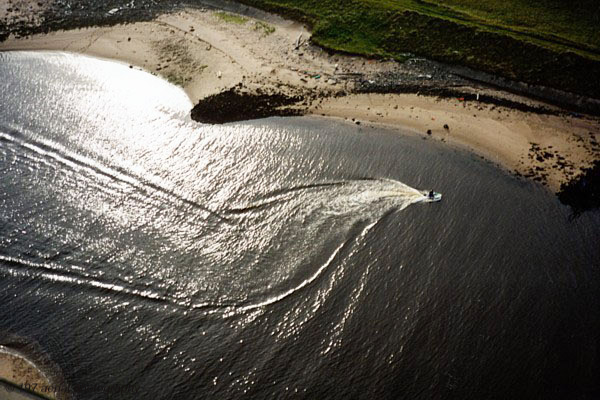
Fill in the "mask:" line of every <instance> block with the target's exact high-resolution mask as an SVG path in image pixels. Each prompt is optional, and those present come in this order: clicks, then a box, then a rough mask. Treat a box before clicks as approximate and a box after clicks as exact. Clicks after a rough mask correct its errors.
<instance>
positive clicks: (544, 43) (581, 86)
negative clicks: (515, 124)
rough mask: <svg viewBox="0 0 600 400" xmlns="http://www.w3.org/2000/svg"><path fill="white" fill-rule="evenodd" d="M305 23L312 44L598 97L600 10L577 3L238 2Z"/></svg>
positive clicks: (544, 0) (522, 0)
mask: <svg viewBox="0 0 600 400" xmlns="http://www.w3.org/2000/svg"><path fill="white" fill-rule="evenodd" d="M240 1H241V2H243V3H246V4H250V5H253V6H256V7H258V8H262V9H266V10H269V11H274V12H277V13H280V14H284V15H286V16H288V17H291V18H294V19H298V20H301V21H304V22H307V23H309V24H310V25H311V26H312V27H313V40H314V42H315V43H317V44H319V45H321V46H324V47H326V48H330V49H333V50H340V51H345V52H350V53H355V54H361V55H366V56H380V57H393V58H396V59H404V58H405V57H406V53H411V54H415V55H419V56H424V57H427V58H430V59H434V60H438V61H442V62H446V63H452V64H459V65H464V66H467V67H471V68H474V69H477V70H482V71H485V72H489V73H493V74H496V75H500V76H504V77H506V78H510V79H516V80H521V81H525V82H528V83H532V84H538V85H544V86H550V87H554V88H557V89H562V90H567V91H571V92H574V93H579V94H584V95H588V96H591V97H596V98H600V79H598V78H597V77H598V76H600V29H598V26H600V3H598V2H596V1H594V0H582V1H580V2H578V3H577V4H567V3H566V2H564V1H561V0H540V1H538V2H529V1H527V0H507V1H504V2H500V1H497V0H240Z"/></svg>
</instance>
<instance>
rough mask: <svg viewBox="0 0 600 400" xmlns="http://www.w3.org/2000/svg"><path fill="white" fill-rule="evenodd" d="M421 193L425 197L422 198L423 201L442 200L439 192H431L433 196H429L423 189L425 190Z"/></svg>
mask: <svg viewBox="0 0 600 400" xmlns="http://www.w3.org/2000/svg"><path fill="white" fill-rule="evenodd" d="M422 193H423V195H424V196H425V199H423V201H424V202H425V203H434V202H436V201H440V200H442V194H441V193H438V192H433V196H429V192H428V191H425V192H422Z"/></svg>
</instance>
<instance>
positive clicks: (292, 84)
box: [0, 9, 600, 191]
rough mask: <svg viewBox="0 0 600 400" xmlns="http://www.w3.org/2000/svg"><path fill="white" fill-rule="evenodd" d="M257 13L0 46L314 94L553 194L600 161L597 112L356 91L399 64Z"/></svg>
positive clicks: (183, 80)
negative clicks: (344, 51)
mask: <svg viewBox="0 0 600 400" xmlns="http://www.w3.org/2000/svg"><path fill="white" fill-rule="evenodd" d="M252 15H253V18H251V17H248V16H241V15H234V14H228V13H224V12H221V11H216V10H209V9H186V10H184V11H178V12H175V13H171V14H163V15H161V16H159V17H157V18H156V19H155V20H153V21H149V22H137V23H130V24H126V25H117V26H113V27H92V28H85V29H73V30H67V31H58V32H51V33H48V34H36V35H33V36H29V37H22V38H15V37H9V38H8V39H7V40H6V41H4V42H2V43H0V51H7V50H56V51H67V52H75V53H81V54H87V55H91V56H97V57H103V58H109V59H114V60H119V61H122V62H125V63H128V64H129V65H130V67H131V68H140V69H143V70H146V71H148V72H151V73H153V74H156V75H159V76H162V77H163V78H165V79H167V80H169V81H171V82H173V83H174V84H177V85H180V86H182V87H183V88H184V90H185V91H186V93H187V94H188V96H189V97H190V99H191V100H192V102H193V103H194V104H196V103H198V102H199V101H200V100H202V99H204V98H206V97H207V96H210V95H214V94H217V93H220V92H222V91H223V90H225V89H229V88H233V87H236V86H237V87H243V88H244V89H245V90H248V91H256V90H258V91H262V92H270V93H285V94H288V95H303V96H307V97H310V98H311V101H310V102H307V105H306V110H305V111H306V113H308V114H313V115H321V116H327V117H336V118H340V119H341V120H344V121H346V122H348V123H360V124H363V125H365V124H366V125H369V124H384V125H386V126H391V127H394V128H402V130H403V131H406V130H407V129H408V130H410V131H411V132H413V133H414V134H417V135H422V136H423V137H424V138H427V139H430V140H438V141H443V142H445V143H447V144H448V145H450V146H457V147H460V148H465V149H468V150H470V151H473V152H474V153H476V154H478V155H479V156H481V157H484V158H485V159H487V160H489V161H491V162H494V163H497V164H498V165H500V166H502V167H503V168H505V169H506V170H508V171H510V172H511V173H514V174H516V175H519V176H524V177H527V178H531V179H534V180H536V181H538V182H540V183H542V184H544V185H546V186H547V187H548V188H549V189H550V190H552V191H557V190H558V189H559V187H560V185H561V183H564V182H567V181H569V180H570V179H573V178H574V177H576V176H577V175H578V174H580V173H581V169H582V168H585V167H588V166H590V165H591V163H592V162H593V161H594V160H597V159H599V158H600V144H599V143H598V142H599V141H600V123H599V119H598V118H596V117H592V116H586V115H581V114H573V113H567V112H562V111H561V110H559V109H557V108H555V107H552V106H550V105H547V104H543V103H541V102H537V101H534V100H531V99H527V98H523V97H520V96H516V95H512V94H508V93H499V92H497V91H496V90H495V89H492V88H486V87H476V88H474V87H464V88H461V87H454V88H453V90H454V91H455V92H461V90H464V92H465V93H470V94H473V93H477V94H478V95H479V94H481V95H482V96H483V95H486V94H487V95H494V96H498V97H502V98H509V99H511V101H513V102H517V103H519V104H527V105H530V106H532V107H539V108H540V109H544V110H549V111H548V112H541V113H540V112H529V111H520V110H518V109H515V108H513V107H505V106H500V105H497V104H489V103H484V102H479V101H477V100H468V101H465V100H464V99H463V98H461V97H458V96H457V97H456V98H444V99H442V98H438V97H434V96H424V95H419V94H376V93H358V92H357V91H356V90H355V80H354V79H353V76H354V74H357V73H362V74H365V73H367V74H374V73H377V72H386V71H392V70H394V69H396V68H400V66H399V64H398V63H396V62H393V61H379V60H367V59H363V58H360V57H353V56H347V55H339V54H328V53H327V52H325V51H323V50H321V49H319V48H317V47H315V46H313V45H311V44H310V41H309V37H310V32H309V31H308V30H307V28H306V27H304V26H302V25H301V24H299V23H297V22H293V21H289V20H285V19H282V18H280V17H277V16H273V15H269V14H266V13H261V12H258V13H256V12H253V13H252ZM423 79H427V77H423Z"/></svg>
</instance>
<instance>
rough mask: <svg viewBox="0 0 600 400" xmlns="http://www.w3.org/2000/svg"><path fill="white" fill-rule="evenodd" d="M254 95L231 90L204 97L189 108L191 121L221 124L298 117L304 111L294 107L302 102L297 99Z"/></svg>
mask: <svg viewBox="0 0 600 400" xmlns="http://www.w3.org/2000/svg"><path fill="white" fill-rule="evenodd" d="M257 92H258V93H248V92H242V91H241V90H238V88H231V89H229V90H226V91H224V92H221V93H218V94H215V95H212V96H209V97H206V98H205V99H202V100H200V101H199V102H198V104H196V106H195V107H194V108H193V109H192V113H191V116H192V119H193V120H194V121H197V122H202V123H208V124H224V123H227V122H235V121H246V120H250V119H258V118H267V117H275V116H278V117H286V116H295V115H302V114H303V113H304V111H305V108H299V107H298V105H299V104H301V103H302V102H303V101H304V98H303V97H301V96H287V95H285V94H282V93H275V94H268V93H264V91H260V92H259V91H258V90H257Z"/></svg>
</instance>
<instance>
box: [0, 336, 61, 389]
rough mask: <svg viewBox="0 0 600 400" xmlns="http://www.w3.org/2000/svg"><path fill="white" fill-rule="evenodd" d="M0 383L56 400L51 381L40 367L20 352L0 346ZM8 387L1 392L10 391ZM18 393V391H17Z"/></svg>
mask: <svg viewBox="0 0 600 400" xmlns="http://www.w3.org/2000/svg"><path fill="white" fill-rule="evenodd" d="M0 381H4V382H8V384H10V385H14V386H15V391H18V389H17V388H21V389H23V390H26V391H29V392H33V393H36V394H39V395H42V396H44V398H49V399H58V398H60V397H58V396H56V394H57V393H54V388H55V387H54V386H53V383H52V381H51V380H50V379H49V378H48V377H47V376H46V374H45V373H44V372H43V371H42V369H41V368H40V367H38V366H37V365H36V364H35V363H34V362H33V361H31V360H29V359H28V358H27V357H26V356H25V355H23V354H21V353H20V352H18V351H16V350H14V349H11V348H8V347H5V346H2V345H0ZM5 385H6V384H5ZM9 387H10V386H4V388H3V389H2V390H6V391H10V390H11V389H10V388H9ZM19 392H20V391H19Z"/></svg>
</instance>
